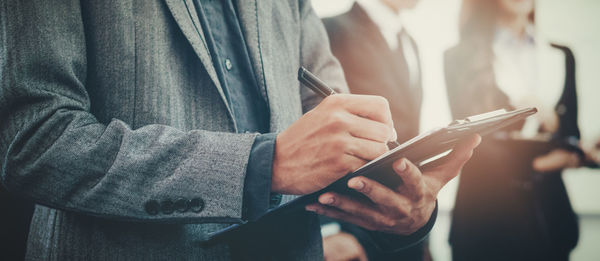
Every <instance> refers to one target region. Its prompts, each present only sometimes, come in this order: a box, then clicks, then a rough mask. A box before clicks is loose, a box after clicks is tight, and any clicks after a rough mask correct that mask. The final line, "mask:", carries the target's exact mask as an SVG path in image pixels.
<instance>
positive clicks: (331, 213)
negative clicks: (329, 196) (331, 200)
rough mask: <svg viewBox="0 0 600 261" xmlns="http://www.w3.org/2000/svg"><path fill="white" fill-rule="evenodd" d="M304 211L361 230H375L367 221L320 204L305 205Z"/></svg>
mask: <svg viewBox="0 0 600 261" xmlns="http://www.w3.org/2000/svg"><path fill="white" fill-rule="evenodd" d="M305 209H306V210H307V211H311V212H315V213H317V214H319V215H323V216H327V217H330V218H333V219H338V220H341V221H344V222H348V223H351V224H354V225H357V226H360V227H362V228H365V229H368V230H372V231H373V230H375V229H376V227H375V226H374V225H373V224H371V223H370V222H368V221H367V220H365V219H363V218H360V217H357V216H353V215H351V214H348V213H345V212H343V211H341V210H338V209H335V208H332V207H327V206H324V205H321V204H310V205H307V206H306V207H305Z"/></svg>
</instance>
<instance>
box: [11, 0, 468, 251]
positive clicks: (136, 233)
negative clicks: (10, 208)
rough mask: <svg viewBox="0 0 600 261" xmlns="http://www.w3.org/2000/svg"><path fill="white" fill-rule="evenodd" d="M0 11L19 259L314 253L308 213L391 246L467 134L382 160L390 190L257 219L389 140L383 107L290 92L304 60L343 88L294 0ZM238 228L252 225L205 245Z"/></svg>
mask: <svg viewBox="0 0 600 261" xmlns="http://www.w3.org/2000/svg"><path fill="white" fill-rule="evenodd" d="M0 8H1V9H0V37H2V38H0V48H1V49H0V79H1V86H2V90H1V93H0V126H1V136H0V146H1V147H0V148H1V149H0V152H1V153H2V155H1V159H2V183H3V185H4V186H5V187H6V188H7V189H8V190H9V191H11V192H13V193H16V194H20V195H23V196H26V197H28V198H30V199H31V200H33V201H34V202H36V204H37V206H36V209H35V213H34V216H33V220H32V222H31V229H30V233H29V239H28V246H27V259H31V260H70V259H76V260H79V259H86V260H115V259H121V260H188V259H189V260H231V259H250V260H267V259H268V260H273V259H276V260H318V259H322V249H321V239H320V235H319V226H318V221H317V220H316V215H314V214H311V213H310V211H313V212H317V213H321V214H325V215H328V216H331V217H335V218H339V219H342V220H346V221H348V222H351V223H353V224H357V225H359V226H361V227H363V228H366V229H368V230H370V231H372V232H370V233H371V234H372V236H373V237H374V238H375V239H376V240H378V242H381V246H382V247H385V248H389V249H391V250H393V249H396V248H400V247H403V246H405V245H410V244H413V243H414V242H418V241H419V240H420V239H422V238H423V237H424V236H425V235H426V234H427V232H428V230H429V229H430V228H431V226H432V224H433V220H434V219H435V216H434V209H435V207H436V203H435V197H436V195H437V192H438V191H439V189H440V188H441V187H442V186H443V184H445V182H447V181H448V180H449V179H450V178H452V177H454V176H455V175H456V174H457V173H458V170H459V169H460V167H462V165H463V164H464V162H465V161H466V160H467V159H468V158H469V156H470V153H471V151H472V149H473V148H474V147H475V146H476V144H477V142H478V138H477V137H473V139H472V140H469V141H466V142H464V143H462V144H461V145H459V147H457V148H456V149H455V152H454V153H453V154H452V155H451V156H450V157H449V159H450V160H449V161H448V162H447V163H445V164H442V165H440V166H438V167H436V168H433V169H429V170H425V171H424V172H423V173H421V171H420V170H419V169H418V168H417V167H415V166H414V165H412V164H411V163H410V162H408V161H406V160H399V161H398V162H396V163H395V167H396V169H397V173H398V175H400V176H401V177H402V178H403V179H404V181H405V185H403V186H401V187H399V188H397V189H396V190H391V189H389V188H387V187H384V186H382V185H381V184H377V183H375V182H373V181H371V180H368V179H366V178H355V179H352V180H350V181H349V184H348V185H349V187H351V188H354V189H356V190H357V191H359V192H361V193H363V194H365V195H366V196H367V197H369V198H370V199H371V200H370V201H368V202H367V201H364V200H362V201H361V200H357V199H352V198H347V197H343V196H341V195H336V194H331V193H328V194H324V195H321V197H320V198H319V203H315V204H311V205H309V206H307V207H306V208H307V210H310V211H308V212H301V213H296V214H294V215H293V216H292V215H291V216H290V217H286V218H284V219H281V220H277V222H261V219H260V217H261V215H262V214H264V212H265V211H266V210H267V209H268V208H269V207H273V206H275V205H277V204H280V201H279V200H277V199H278V196H281V195H283V200H282V201H281V202H285V201H287V200H289V199H291V198H293V196H291V195H301V194H307V193H311V192H314V191H317V190H319V189H321V188H323V187H325V186H327V185H328V184H330V183H331V182H333V181H334V180H336V179H338V178H340V177H341V176H343V175H345V174H346V173H347V172H349V171H351V170H354V169H356V168H358V167H360V166H361V165H362V164H364V163H365V162H366V161H368V160H371V159H373V158H375V157H377V156H378V155H380V154H381V153H383V152H385V151H386V150H387V147H386V146H385V143H386V142H387V141H389V140H391V139H395V131H394V130H393V127H392V126H393V122H392V121H391V115H390V112H389V106H388V104H387V102H386V101H385V99H383V98H381V97H376V96H361V95H336V96H333V97H330V98H328V99H325V100H324V101H322V102H321V103H320V104H319V102H320V101H319V100H318V99H316V97H315V95H314V94H313V93H310V92H309V91H306V90H305V89H302V88H300V85H299V84H298V82H297V81H296V79H295V78H296V71H297V69H298V67H299V66H305V67H307V68H308V69H309V70H311V71H313V72H315V73H316V74H317V75H318V76H319V77H321V78H323V79H324V80H325V81H327V82H329V83H330V84H332V85H333V86H336V87H338V88H339V89H340V90H341V91H345V89H346V83H345V81H344V77H343V73H342V71H341V68H340V66H339V64H338V63H337V61H336V60H335V59H334V58H333V56H332V55H331V52H330V50H329V44H328V42H327V40H326V39H327V36H326V33H325V31H324V29H323V26H322V24H321V22H320V20H319V19H318V17H317V16H316V15H315V14H314V12H313V11H312V8H311V6H310V2H308V1H297V0H288V1H276V0H272V1H269V0H237V1H205V0H180V1H177V0H164V1H163V0H147V1H146V0H145V1H134V0H126V1H110V0H105V1H78V0H72V1H67V0H65V1H20V0H10V1H3V2H2V3H1V5H0ZM248 75H250V77H248ZM261 102H264V104H262V103H261ZM316 104H319V105H317V106H316V107H315V105H316ZM264 110H266V112H265V111H264ZM309 110H310V111H309ZM304 112H307V113H306V114H304V115H303V113H304ZM266 114H268V117H266V116H265V115H266ZM264 117H266V119H267V122H266V124H262V123H261V122H262V121H263V119H264ZM252 119H254V120H252ZM265 126H266V127H265ZM265 128H266V129H265ZM249 220H257V221H256V224H258V225H257V226H255V227H254V228H251V229H247V230H244V231H242V232H240V233H239V234H238V235H237V236H234V237H232V238H229V239H223V240H222V241H218V242H212V241H211V242H206V240H205V239H206V237H207V235H208V234H209V233H211V232H214V231H217V230H219V229H221V228H224V227H226V226H228V225H230V224H235V223H242V222H246V221H249ZM426 224H427V225H426Z"/></svg>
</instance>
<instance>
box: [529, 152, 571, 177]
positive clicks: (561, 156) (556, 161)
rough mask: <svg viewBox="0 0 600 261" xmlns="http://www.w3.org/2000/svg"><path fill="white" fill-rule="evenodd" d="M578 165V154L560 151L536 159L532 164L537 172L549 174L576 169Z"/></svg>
mask: <svg viewBox="0 0 600 261" xmlns="http://www.w3.org/2000/svg"><path fill="white" fill-rule="evenodd" d="M578 163H579V157H578V155H577V154H575V153H572V152H568V151H566V150H561V149H559V150H553V151H552V152H550V153H548V154H546V155H543V156H540V157H537V158H535V159H534V161H533V163H532V164H533V168H534V169H535V170H537V171H540V172H549V171H555V170H560V169H564V168H568V167H576V166H577V165H578Z"/></svg>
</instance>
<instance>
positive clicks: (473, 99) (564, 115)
mask: <svg viewBox="0 0 600 261" xmlns="http://www.w3.org/2000/svg"><path fill="white" fill-rule="evenodd" d="M471 44H472V43H469V42H463V43H461V44H459V45H458V46H456V47H454V48H452V49H450V50H448V51H447V52H446V54H445V73H446V82H447V87H448V98H449V101H450V107H451V110H452V115H453V117H454V118H458V119H460V118H464V117H466V116H468V115H473V114H478V113H483V112H485V111H489V110H490V109H499V108H506V109H513V108H511V106H510V104H509V99H508V97H507V96H506V95H505V94H504V93H503V92H502V91H501V90H500V89H499V88H498V86H497V85H496V80H495V75H494V73H493V69H492V63H491V57H489V56H486V55H489V52H488V53H486V52H485V50H480V49H478V48H475V47H474V46H472V45H471ZM552 47H554V48H558V49H560V50H562V51H563V53H564V54H565V67H566V71H565V72H566V73H565V83H564V89H563V92H562V95H561V98H560V100H559V101H558V103H557V104H556V107H555V110H556V113H557V115H558V116H559V121H560V123H559V128H558V130H557V131H556V132H555V133H554V138H555V139H567V138H574V139H578V138H579V129H578V127H577V96H576V91H575V59H574V57H573V54H572V52H571V51H570V50H569V49H568V48H566V47H563V46H557V45H552ZM521 125H522V123H519V124H516V125H513V126H509V127H507V129H506V130H511V129H512V130H516V129H520V127H521ZM546 145H548V144H546ZM548 150H549V147H548V146H545V145H544V144H539V143H537V144H535V143H527V142H524V141H510V140H501V139H495V138H493V137H489V138H487V139H485V140H484V141H483V142H482V144H481V145H480V146H479V148H478V149H477V150H476V152H475V153H474V154H473V157H472V158H471V160H470V161H469V162H468V163H467V164H466V165H465V167H464V168H463V171H462V175H461V176H460V184H459V188H458V193H457V197H456V204H455V208H454V211H453V219H452V225H451V231H450V244H451V246H452V254H453V259H454V260H567V259H568V255H569V252H570V251H571V250H572V249H573V248H574V247H575V245H576V244H577V240H578V236H579V234H578V233H579V232H578V223H577V217H576V215H575V213H574V212H573V209H572V207H571V204H570V201H569V198H568V195H567V191H566V189H565V186H564V183H563V180H562V178H561V172H560V171H557V172H554V173H537V172H536V171H534V170H533V168H532V161H533V159H534V158H535V157H537V156H541V155H542V154H544V153H546V152H548Z"/></svg>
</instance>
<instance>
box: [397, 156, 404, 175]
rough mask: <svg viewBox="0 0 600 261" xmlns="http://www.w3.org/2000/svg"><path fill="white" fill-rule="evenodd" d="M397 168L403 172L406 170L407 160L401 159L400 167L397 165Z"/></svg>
mask: <svg viewBox="0 0 600 261" xmlns="http://www.w3.org/2000/svg"><path fill="white" fill-rule="evenodd" d="M396 170H398V171H400V172H402V171H405V170H406V160H405V159H402V161H400V164H398V167H396Z"/></svg>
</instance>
